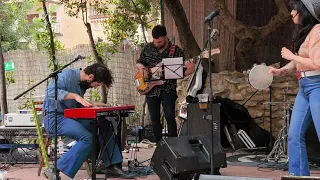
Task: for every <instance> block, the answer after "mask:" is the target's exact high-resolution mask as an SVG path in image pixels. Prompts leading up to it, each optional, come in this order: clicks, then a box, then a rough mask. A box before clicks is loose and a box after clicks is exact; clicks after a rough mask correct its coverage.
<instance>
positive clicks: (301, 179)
mask: <svg viewBox="0 0 320 180" xmlns="http://www.w3.org/2000/svg"><path fill="white" fill-rule="evenodd" d="M316 179H318V180H319V179H320V177H312V176H282V177H281V180H316Z"/></svg>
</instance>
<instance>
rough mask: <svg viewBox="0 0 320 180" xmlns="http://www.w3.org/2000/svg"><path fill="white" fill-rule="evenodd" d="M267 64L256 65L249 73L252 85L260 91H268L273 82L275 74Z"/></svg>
mask: <svg viewBox="0 0 320 180" xmlns="http://www.w3.org/2000/svg"><path fill="white" fill-rule="evenodd" d="M269 70H270V68H269V67H268V66H266V65H265V64H260V65H255V66H254V67H253V68H252V69H251V70H250V72H249V83H250V85H251V86H252V87H253V88H255V89H258V90H262V89H267V88H268V87H269V86H270V85H271V84H272V81H273V74H272V73H269Z"/></svg>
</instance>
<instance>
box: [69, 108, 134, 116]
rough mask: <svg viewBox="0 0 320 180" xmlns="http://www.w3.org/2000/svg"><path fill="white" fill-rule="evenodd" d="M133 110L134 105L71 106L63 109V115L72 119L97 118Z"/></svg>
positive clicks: (122, 114)
mask: <svg viewBox="0 0 320 180" xmlns="http://www.w3.org/2000/svg"><path fill="white" fill-rule="evenodd" d="M134 110H135V106H134V105H126V106H113V107H92V108H73V109H65V110H64V116H65V117H66V118H72V119H97V118H98V117H101V116H114V115H120V116H122V117H125V116H127V114H129V113H133V112H134Z"/></svg>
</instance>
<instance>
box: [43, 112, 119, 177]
mask: <svg viewBox="0 0 320 180" xmlns="http://www.w3.org/2000/svg"><path fill="white" fill-rule="evenodd" d="M49 117H50V118H49ZM57 121H58V125H57V126H58V136H65V137H68V138H71V139H73V140H76V141H77V143H76V144H75V145H74V146H72V148H71V149H70V150H69V151H68V152H67V153H66V154H64V155H63V156H62V157H61V158H59V159H58V161H57V167H58V169H59V170H60V171H61V172H62V173H63V174H65V175H67V176H68V177H70V178H74V176H75V175H76V173H77V172H78V170H79V169H80V167H81V165H82V164H83V162H84V161H85V160H86V159H87V158H88V157H89V155H90V154H91V151H92V147H93V143H92V134H91V132H90V131H91V130H90V129H91V125H90V120H73V119H69V118H65V117H64V116H63V115H58V119H57ZM44 126H45V129H46V131H47V133H49V132H50V137H54V129H55V128H54V116H53V115H52V114H50V115H48V116H45V118H44ZM105 126H107V124H106V125H105ZM101 129H108V130H109V129H110V128H109V127H103V128H101ZM103 135H104V136H103ZM111 135H112V133H110V132H109V133H101V134H99V140H100V142H101V140H102V139H104V140H109V138H110V137H111ZM102 136H103V137H102ZM114 143H115V138H112V139H111V140H110V142H109V144H108V146H107V148H106V149H107V150H106V151H104V153H103V155H102V160H103V161H104V166H105V167H108V166H110V165H112V164H118V163H122V155H121V152H120V149H119V147H118V146H117V145H115V146H114ZM101 148H103V147H101ZM111 155H112V156H111ZM109 157H112V160H110V159H109Z"/></svg>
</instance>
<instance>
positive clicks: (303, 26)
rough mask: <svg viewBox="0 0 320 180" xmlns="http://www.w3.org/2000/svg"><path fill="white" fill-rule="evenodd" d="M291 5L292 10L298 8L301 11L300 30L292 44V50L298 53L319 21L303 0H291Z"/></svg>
mask: <svg viewBox="0 0 320 180" xmlns="http://www.w3.org/2000/svg"><path fill="white" fill-rule="evenodd" d="M289 6H290V8H291V10H297V13H299V25H298V31H297V32H296V34H295V37H294V39H293V44H292V52H293V53H298V51H299V49H300V46H301V44H302V43H303V42H304V41H305V39H306V37H307V36H308V34H309V32H310V31H311V29H312V28H313V26H315V25H316V24H317V23H319V22H318V20H317V19H316V18H314V17H313V16H312V15H311V14H310V12H309V11H308V9H307V8H306V6H305V5H304V4H303V3H302V1H301V0H290V1H289Z"/></svg>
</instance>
